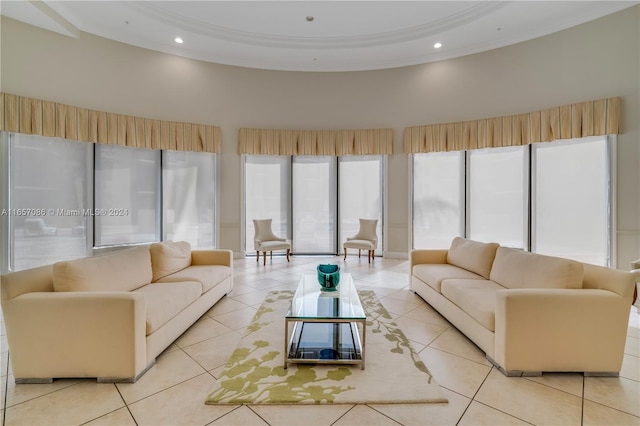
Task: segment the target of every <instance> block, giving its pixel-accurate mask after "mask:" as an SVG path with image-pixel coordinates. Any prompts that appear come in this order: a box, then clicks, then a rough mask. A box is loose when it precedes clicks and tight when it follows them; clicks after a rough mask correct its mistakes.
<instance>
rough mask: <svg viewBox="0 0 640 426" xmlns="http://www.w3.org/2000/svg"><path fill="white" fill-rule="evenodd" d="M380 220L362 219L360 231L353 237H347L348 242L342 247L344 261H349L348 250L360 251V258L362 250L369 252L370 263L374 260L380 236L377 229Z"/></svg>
mask: <svg viewBox="0 0 640 426" xmlns="http://www.w3.org/2000/svg"><path fill="white" fill-rule="evenodd" d="M377 226H378V219H360V229H359V230H358V233H357V234H356V235H354V236H353V237H347V241H345V242H344V244H343V245H342V247H343V249H344V260H347V249H348V248H350V249H358V257H360V254H361V250H367V258H368V260H369V263H371V260H372V259H373V255H374V253H375V250H376V248H378V234H377V232H376V228H377Z"/></svg>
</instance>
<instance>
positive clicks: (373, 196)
mask: <svg viewBox="0 0 640 426" xmlns="http://www.w3.org/2000/svg"><path fill="white" fill-rule="evenodd" d="M338 165H339V170H338V177H339V188H338V193H339V194H340V200H339V203H338V205H339V217H340V226H339V230H340V235H339V237H338V241H340V242H344V241H346V239H347V237H351V236H353V235H355V234H356V232H358V229H359V228H360V221H359V219H361V218H362V219H378V228H377V229H376V233H377V234H378V241H382V194H383V191H382V183H383V182H382V178H383V173H382V171H383V162H382V156H379V155H363V156H343V157H340V158H339V161H338ZM338 249H339V251H340V250H342V245H340V247H338ZM378 250H382V247H381V245H380V244H378Z"/></svg>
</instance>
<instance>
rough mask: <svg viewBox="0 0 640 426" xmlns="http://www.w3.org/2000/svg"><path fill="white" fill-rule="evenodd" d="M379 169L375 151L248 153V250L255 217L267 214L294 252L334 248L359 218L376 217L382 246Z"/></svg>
mask: <svg viewBox="0 0 640 426" xmlns="http://www.w3.org/2000/svg"><path fill="white" fill-rule="evenodd" d="M383 170H384V168H383V156H379V155H371V156H342V157H334V156H270V155H246V156H245V166H244V174H245V182H244V185H245V235H246V237H245V248H246V251H247V253H251V252H252V251H253V236H254V230H253V222H252V221H253V219H269V218H271V219H273V225H272V228H273V231H274V233H275V234H276V235H278V236H280V237H286V238H289V239H291V242H292V251H293V252H294V253H296V254H337V253H338V252H339V251H342V244H341V242H342V241H344V240H345V239H346V237H347V236H352V235H354V234H355V233H356V232H357V231H358V228H359V221H358V219H359V218H367V219H376V218H377V219H378V229H377V232H378V248H379V249H380V250H381V249H382V193H383ZM338 200H339V202H338ZM338 206H339V212H338Z"/></svg>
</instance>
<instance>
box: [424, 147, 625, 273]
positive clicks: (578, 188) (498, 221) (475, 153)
mask: <svg viewBox="0 0 640 426" xmlns="http://www.w3.org/2000/svg"><path fill="white" fill-rule="evenodd" d="M609 138H613V137H612V136H609V137H605V136H601V137H592V138H582V139H579V140H563V141H555V142H544V143H536V144H531V145H528V146H526V147H505V148H492V149H486V150H471V151H466V152H464V151H463V152H444V153H430V154H414V156H413V210H412V212H413V247H414V248H448V247H449V246H450V245H451V240H452V239H453V238H454V237H455V236H457V235H460V236H463V235H464V236H466V237H467V238H470V239H473V240H478V241H495V242H498V243H500V244H501V245H503V246H510V247H517V248H523V249H525V250H530V251H532V252H535V253H541V254H548V255H551V256H559V257H565V258H569V259H575V260H578V261H582V262H586V263H593V264H598V265H604V266H609V265H611V264H612V262H613V261H614V259H612V256H613V249H612V248H613V247H614V246H615V243H614V241H615V240H614V234H613V232H612V217H614V212H612V206H614V205H615V200H613V191H612V183H611V179H612V176H615V172H614V171H613V170H614V167H615V163H614V162H612V160H611V158H612V155H611V152H610V151H611V150H612V149H613V147H614V145H613V143H610V142H609ZM464 155H466V173H465V168H464V167H463V166H462V164H463V163H464ZM529 158H530V159H531V161H529ZM465 193H466V197H465V196H462V195H461V194H465ZM465 218H466V219H465Z"/></svg>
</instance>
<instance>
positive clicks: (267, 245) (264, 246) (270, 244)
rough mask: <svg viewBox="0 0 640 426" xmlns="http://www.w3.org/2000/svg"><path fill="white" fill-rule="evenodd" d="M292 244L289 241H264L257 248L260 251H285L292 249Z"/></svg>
mask: <svg viewBox="0 0 640 426" xmlns="http://www.w3.org/2000/svg"><path fill="white" fill-rule="evenodd" d="M290 248H291V243H290V242H288V241H264V242H262V243H260V246H259V247H258V248H257V250H259V251H272V250H285V249H290Z"/></svg>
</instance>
